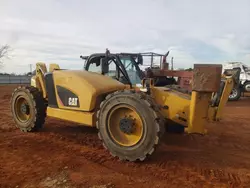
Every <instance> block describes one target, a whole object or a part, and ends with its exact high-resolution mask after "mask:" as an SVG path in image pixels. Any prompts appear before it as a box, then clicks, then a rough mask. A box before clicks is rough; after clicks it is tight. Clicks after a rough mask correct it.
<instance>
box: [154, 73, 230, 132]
mask: <svg viewBox="0 0 250 188" xmlns="http://www.w3.org/2000/svg"><path fill="white" fill-rule="evenodd" d="M233 87H234V80H233V78H232V77H226V78H225V85H224V87H223V90H222V93H221V96H220V98H219V104H217V105H212V103H211V101H212V98H213V97H214V95H215V92H198V91H192V93H191V95H189V94H185V93H182V92H179V91H176V90H173V89H170V88H167V87H154V86H153V85H151V90H150V91H151V95H152V96H153V98H154V99H155V101H156V102H157V104H159V105H160V106H161V113H162V115H163V116H164V117H165V118H167V119H168V121H169V122H170V123H172V122H174V123H177V124H180V125H183V126H185V127H186V129H185V130H186V132H187V133H200V134H205V133H206V132H207V131H206V129H205V124H206V123H207V122H209V121H218V120H220V119H221V118H222V112H223V109H224V107H225V105H226V103H227V101H228V97H229V95H230V92H231V91H232V89H233Z"/></svg>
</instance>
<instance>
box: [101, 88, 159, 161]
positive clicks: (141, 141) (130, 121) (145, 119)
mask: <svg viewBox="0 0 250 188" xmlns="http://www.w3.org/2000/svg"><path fill="white" fill-rule="evenodd" d="M147 98H148V96H146V95H144V94H143V93H135V92H133V91H117V92H115V93H112V94H110V95H108V96H107V97H106V100H104V101H103V102H102V103H101V106H100V110H99V111H98V113H97V128H98V129H99V133H98V136H99V138H100V139H101V140H102V141H103V145H104V147H105V148H106V149H108V150H109V151H110V153H111V154H112V155H113V156H117V157H119V158H120V159H121V160H129V161H135V160H141V161H143V160H144V159H145V158H146V157H147V155H151V154H152V153H153V152H154V150H155V147H156V145H157V144H158V142H159V138H160V135H161V134H162V131H161V130H160V129H161V126H160V123H159V117H158V115H157V112H156V111H155V110H154V109H153V106H152V105H151V102H150V100H148V99H147Z"/></svg>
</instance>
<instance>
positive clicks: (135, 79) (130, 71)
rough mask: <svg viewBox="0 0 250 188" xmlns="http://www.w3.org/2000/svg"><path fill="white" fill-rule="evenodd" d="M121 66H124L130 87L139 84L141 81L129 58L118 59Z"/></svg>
mask: <svg viewBox="0 0 250 188" xmlns="http://www.w3.org/2000/svg"><path fill="white" fill-rule="evenodd" d="M120 60H121V62H122V64H123V65H124V67H125V69H126V71H127V73H128V76H129V78H130V81H131V83H132V85H136V84H141V79H140V77H139V75H138V71H137V69H136V67H135V65H134V62H133V60H132V59H131V57H129V56H128V57H120Z"/></svg>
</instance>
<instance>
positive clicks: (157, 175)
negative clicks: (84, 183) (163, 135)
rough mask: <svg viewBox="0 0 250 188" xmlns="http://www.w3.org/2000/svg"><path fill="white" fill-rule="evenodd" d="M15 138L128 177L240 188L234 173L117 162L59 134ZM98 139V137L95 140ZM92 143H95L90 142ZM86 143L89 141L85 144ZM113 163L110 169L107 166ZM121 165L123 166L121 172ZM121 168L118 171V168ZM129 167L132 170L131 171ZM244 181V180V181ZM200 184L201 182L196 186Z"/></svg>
mask: <svg viewBox="0 0 250 188" xmlns="http://www.w3.org/2000/svg"><path fill="white" fill-rule="evenodd" d="M15 137H27V138H33V139H39V140H40V141H41V140H44V141H45V140H46V141H48V140H49V141H50V142H53V143H54V144H56V145H57V144H58V145H59V146H60V147H63V148H65V149H66V151H69V150H70V153H78V154H80V155H81V156H83V157H84V158H86V159H87V160H89V161H91V162H94V163H97V164H99V165H101V166H104V167H106V168H108V169H110V170H113V171H115V172H117V173H120V174H123V175H127V176H129V175H130V174H131V170H132V171H135V172H136V171H139V172H140V173H142V172H143V173H142V174H143V175H144V176H148V177H151V178H152V177H154V179H159V180H162V181H165V182H167V183H170V184H171V183H174V182H175V181H176V179H178V177H182V178H184V180H182V181H194V180H193V179H196V181H197V177H198V178H199V179H200V180H199V181H198V182H202V181H214V182H215V183H224V184H228V185H234V186H240V185H242V183H244V182H242V181H241V177H240V176H239V175H237V174H234V173H230V172H227V171H225V170H221V169H209V168H200V169H199V168H197V169H193V168H191V167H188V166H185V167H184V168H183V167H182V164H180V163H177V162H171V161H166V162H161V163H156V164H147V163H146V164H144V163H127V162H120V161H118V160H117V159H116V158H112V157H111V156H109V153H108V152H107V151H105V150H104V149H102V146H101V143H99V144H98V146H94V147H93V145H92V144H90V145H88V144H89V143H87V145H86V142H84V143H85V145H84V146H82V144H81V143H79V142H78V141H77V142H75V141H74V140H72V139H67V138H63V137H61V136H60V135H58V134H49V135H47V134H44V133H42V134H40V133H39V134H33V135H31V136H30V135H23V134H22V133H20V134H15ZM96 138H97V137H96ZM89 141H90V142H93V141H94V140H89ZM87 142H88V141H87ZM110 163H112V164H113V166H111V165H110ZM121 166H123V167H122V168H124V166H125V168H124V169H121ZM119 167H120V168H119ZM131 168H132V169H131ZM244 179H245V178H244ZM197 184H199V185H200V183H197Z"/></svg>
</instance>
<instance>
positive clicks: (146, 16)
mask: <svg viewBox="0 0 250 188" xmlns="http://www.w3.org/2000/svg"><path fill="white" fill-rule="evenodd" d="M0 21H1V25H0V45H4V44H8V45H10V46H11V52H10V57H9V58H8V59H5V60H4V67H3V68H1V70H0V72H8V73H12V72H15V73H25V72H29V70H30V64H32V67H33V68H35V64H36V63H37V62H44V63H46V64H49V63H58V64H59V65H60V66H61V67H62V68H65V69H82V68H83V64H84V62H83V60H81V59H80V58H79V56H80V55H90V54H91V53H96V52H105V49H106V48H109V50H110V51H111V52H148V51H154V52H157V53H166V52H167V51H168V50H170V54H169V58H171V57H174V66H175V68H189V67H192V66H193V64H194V63H220V64H223V63H225V62H228V61H241V62H243V63H245V64H249V65H250V1H249V0H238V1H236V0H202V1H201V0H185V1H184V0H174V1H173V0H171V1H170V0H105V1H102V0H99V1H98V0H71V1H69V0H43V1H34V0H22V1H20V0H0ZM169 60H170V59H169Z"/></svg>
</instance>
